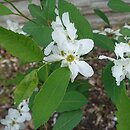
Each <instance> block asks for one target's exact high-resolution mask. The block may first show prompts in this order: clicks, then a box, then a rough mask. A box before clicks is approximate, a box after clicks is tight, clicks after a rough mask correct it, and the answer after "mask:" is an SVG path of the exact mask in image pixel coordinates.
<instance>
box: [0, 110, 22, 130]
mask: <svg viewBox="0 0 130 130" xmlns="http://www.w3.org/2000/svg"><path fill="white" fill-rule="evenodd" d="M23 122H24V120H22V119H21V118H20V113H19V112H18V110H16V109H12V108H11V109H9V111H8V115H7V116H6V118H5V119H2V120H1V124H3V125H5V130H19V129H21V126H23V125H24V124H23Z"/></svg>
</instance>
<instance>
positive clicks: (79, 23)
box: [58, 0, 93, 39]
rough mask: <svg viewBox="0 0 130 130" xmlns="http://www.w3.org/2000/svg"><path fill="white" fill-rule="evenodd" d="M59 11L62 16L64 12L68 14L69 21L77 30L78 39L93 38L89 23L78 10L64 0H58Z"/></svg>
mask: <svg viewBox="0 0 130 130" xmlns="http://www.w3.org/2000/svg"><path fill="white" fill-rule="evenodd" d="M58 7H59V11H60V14H61V15H62V14H63V13H64V12H69V15H70V20H71V22H73V23H74V25H75V27H76V28H77V30H78V31H77V33H78V36H79V38H80V39H81V38H93V34H92V28H91V26H90V24H89V22H88V21H87V20H86V19H85V18H84V17H83V16H82V15H81V13H80V12H79V10H78V9H77V8H76V7H75V6H74V5H72V4H71V3H68V2H66V1H64V0H59V6H58Z"/></svg>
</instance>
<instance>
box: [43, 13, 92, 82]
mask: <svg viewBox="0 0 130 130" xmlns="http://www.w3.org/2000/svg"><path fill="white" fill-rule="evenodd" d="M57 14H58V13H57ZM51 25H52V28H53V30H54V31H53V32H52V39H53V42H51V43H50V44H49V45H48V46H47V47H46V48H45V50H44V54H45V58H44V61H46V62H56V61H61V67H69V69H70V71H71V81H72V82H73V81H74V79H75V78H76V76H77V75H78V73H80V74H82V75H83V76H85V77H87V78H88V77H91V76H92V75H93V73H94V72H93V69H92V67H91V66H90V65H89V64H88V63H86V62H85V61H83V59H82V58H81V56H83V55H85V54H87V53H89V52H90V51H91V50H92V49H93V47H94V42H93V40H91V39H81V40H77V38H78V35H77V29H76V28H75V26H74V24H73V23H71V22H70V19H69V13H68V12H66V13H64V14H63V15H62V19H61V18H60V17H59V15H57V17H56V21H53V22H52V24H51Z"/></svg>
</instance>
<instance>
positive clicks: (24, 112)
mask: <svg viewBox="0 0 130 130" xmlns="http://www.w3.org/2000/svg"><path fill="white" fill-rule="evenodd" d="M17 109H18V111H19V113H20V118H22V119H23V120H24V121H29V120H31V114H30V113H29V110H30V109H29V107H28V101H27V100H23V102H21V103H20V104H19V106H18V108H17Z"/></svg>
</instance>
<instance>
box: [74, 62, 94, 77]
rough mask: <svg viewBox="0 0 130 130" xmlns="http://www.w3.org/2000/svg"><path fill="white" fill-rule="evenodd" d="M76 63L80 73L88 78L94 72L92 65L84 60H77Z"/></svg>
mask: <svg viewBox="0 0 130 130" xmlns="http://www.w3.org/2000/svg"><path fill="white" fill-rule="evenodd" d="M76 64H77V66H78V69H79V73H80V74H82V75H83V76H85V77H87V78H88V77H91V76H92V75H93V74H94V71H93V69H92V67H91V66H90V65H89V64H88V63H86V62H85V61H78V62H76Z"/></svg>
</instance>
